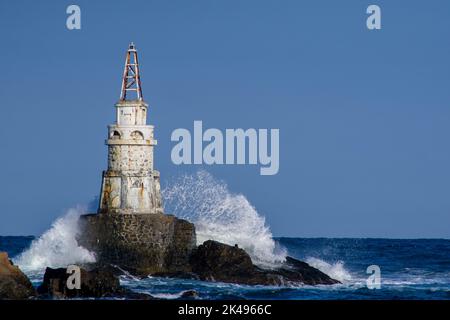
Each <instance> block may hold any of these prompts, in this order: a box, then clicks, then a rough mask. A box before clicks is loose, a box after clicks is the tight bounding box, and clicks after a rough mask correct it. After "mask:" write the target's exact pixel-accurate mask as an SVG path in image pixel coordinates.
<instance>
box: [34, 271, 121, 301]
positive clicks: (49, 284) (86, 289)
mask: <svg viewBox="0 0 450 320" xmlns="http://www.w3.org/2000/svg"><path fill="white" fill-rule="evenodd" d="M69 276H70V274H68V273H67V269H65V268H58V269H52V268H47V269H46V270H45V274H44V280H43V282H42V284H41V285H40V286H39V288H38V293H39V294H41V295H44V296H48V297H51V298H75V297H92V298H101V297H104V296H109V295H114V294H117V293H121V287H120V282H119V278H118V277H116V276H115V275H114V274H113V273H112V272H111V270H108V269H94V270H91V271H87V270H85V269H82V268H80V280H81V286H80V289H69V288H68V286H67V279H68V277H69Z"/></svg>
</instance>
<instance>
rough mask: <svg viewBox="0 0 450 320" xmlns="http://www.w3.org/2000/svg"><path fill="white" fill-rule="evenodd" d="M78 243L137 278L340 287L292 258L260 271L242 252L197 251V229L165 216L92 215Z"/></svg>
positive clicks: (207, 245)
mask: <svg viewBox="0 0 450 320" xmlns="http://www.w3.org/2000/svg"><path fill="white" fill-rule="evenodd" d="M80 226H81V230H82V232H81V236H80V238H79V241H78V242H79V243H80V245H82V246H83V247H85V248H87V249H88V250H90V251H93V252H95V254H96V257H97V265H99V266H102V265H116V266H118V267H120V268H121V269H124V270H126V271H128V272H130V273H131V274H133V275H137V276H147V275H153V276H161V277H177V278H189V279H199V280H205V281H221V282H230V283H240V284H249V285H258V284H260V285H286V284H300V283H301V284H307V285H317V284H335V283H339V282H338V281H336V280H334V279H332V278H330V277H329V276H328V275H326V274H324V273H323V272H321V271H319V270H317V269H315V268H313V267H311V266H310V265H308V264H307V263H305V262H302V261H299V260H296V259H294V258H291V257H287V258H286V261H285V262H284V263H283V264H281V265H279V266H277V267H276V268H275V269H261V268H260V267H258V266H256V265H254V264H253V262H252V260H251V258H250V256H249V255H248V253H247V252H245V251H244V250H243V249H241V248H238V247H237V246H234V247H233V246H229V245H226V244H223V243H219V242H217V241H212V240H208V241H205V242H204V243H203V244H202V245H200V246H199V247H196V235H195V227H194V225H193V224H192V223H190V222H188V221H186V220H182V219H178V218H176V217H174V216H172V215H166V214H112V213H108V214H107V213H101V214H88V215H84V216H81V219H80Z"/></svg>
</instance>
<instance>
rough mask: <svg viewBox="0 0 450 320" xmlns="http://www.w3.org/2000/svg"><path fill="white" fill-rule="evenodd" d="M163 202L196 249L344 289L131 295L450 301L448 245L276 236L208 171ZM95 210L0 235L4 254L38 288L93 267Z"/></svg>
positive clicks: (202, 287) (225, 286)
mask: <svg viewBox="0 0 450 320" xmlns="http://www.w3.org/2000/svg"><path fill="white" fill-rule="evenodd" d="M163 199H164V208H165V212H170V213H171V214H174V215H176V216H178V217H180V218H183V219H187V220H189V221H191V222H193V223H194V224H195V227H196V233H197V243H198V244H201V243H203V241H205V240H208V239H213V240H217V241H220V242H223V243H227V244H230V245H234V244H238V245H239V247H241V248H243V249H245V250H246V251H247V252H248V253H249V255H250V257H251V258H252V261H253V262H254V263H255V264H256V265H258V266H260V267H263V268H276V267H277V265H279V264H280V263H282V261H283V260H284V259H285V257H286V256H292V257H294V258H297V259H300V260H302V261H305V262H307V263H308V264H310V265H311V266H313V267H315V268H317V269H319V270H321V271H322V272H324V273H326V274H328V275H329V276H330V277H332V278H334V279H336V280H339V281H340V282H341V283H340V284H335V285H319V286H307V285H300V284H299V285H286V286H248V285H238V284H229V283H221V282H205V281H196V280H186V279H171V278H160V277H152V276H149V277H146V278H136V277H133V276H132V275H130V274H126V275H123V276H121V279H120V281H121V284H122V285H123V286H125V287H127V288H129V289H131V290H133V291H136V292H140V293H148V294H151V295H153V296H155V297H158V298H162V299H181V298H182V295H183V293H184V292H186V291H188V290H195V291H196V292H197V293H198V296H197V297H196V298H195V299H206V300H211V299H213V300H217V299H274V300H275V299H283V300H392V299H395V300H403V299H407V300H411V299H414V300H416V299H417V300H450V239H374V238H304V237H298V238H292V237H290V238H287V237H273V235H272V233H271V230H270V226H269V225H268V224H267V223H266V220H265V218H264V216H262V215H261V214H259V213H258V211H257V209H256V208H255V207H254V206H253V205H252V204H251V203H250V202H249V200H248V199H247V198H246V197H245V196H244V195H242V194H235V193H233V192H231V191H230V190H229V189H228V187H227V185H226V183H225V182H224V181H220V180H217V179H215V178H214V177H213V176H212V175H211V174H209V173H208V172H206V171H199V172H197V173H195V174H191V175H183V176H181V177H179V178H176V179H174V180H173V181H172V182H171V183H169V184H167V185H166V186H164V188H163ZM91 210H92V208H89V207H88V206H86V207H84V206H77V207H75V208H73V209H70V210H68V211H67V212H66V213H65V214H64V215H63V216H61V217H60V218H58V219H56V220H55V221H54V222H53V223H52V224H51V226H49V228H48V230H47V231H45V232H44V233H43V234H41V235H39V236H0V251H6V252H7V253H8V254H9V256H10V258H11V259H12V261H13V262H14V264H16V265H18V266H19V267H20V268H21V270H22V271H24V272H25V274H27V276H28V277H29V278H30V279H31V281H32V283H33V285H34V286H36V287H37V286H39V285H40V283H41V282H42V279H43V275H44V272H45V268H46V267H53V268H55V267H67V266H68V265H70V264H83V263H90V262H95V253H93V252H89V251H88V250H86V249H85V248H83V247H81V246H79V245H78V243H77V241H76V238H77V236H78V235H79V232H80V230H79V229H78V219H79V216H80V215H81V214H84V213H86V212H92V211H91ZM299 214H301V213H299ZM374 272H375V273H374ZM374 279H375V280H376V279H378V280H379V281H378V282H376V281H375V282H374ZM378 283H379V285H377V284H378Z"/></svg>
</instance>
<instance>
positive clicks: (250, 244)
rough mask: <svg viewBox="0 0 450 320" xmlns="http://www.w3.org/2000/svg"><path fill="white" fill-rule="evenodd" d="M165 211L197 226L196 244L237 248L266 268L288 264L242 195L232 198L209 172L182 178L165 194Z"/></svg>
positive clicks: (221, 182) (284, 253)
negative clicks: (283, 263)
mask: <svg viewBox="0 0 450 320" xmlns="http://www.w3.org/2000/svg"><path fill="white" fill-rule="evenodd" d="M163 199H164V204H165V211H166V212H168V213H173V214H174V215H176V216H178V217H180V218H183V219H186V220H189V221H191V222H193V223H194V224H195V228H196V232H197V243H198V244H201V243H203V242H204V241H206V240H209V239H211V240H216V241H220V242H223V243H226V244H229V245H235V244H238V245H239V247H241V248H243V249H245V250H246V251H247V252H248V253H249V254H250V256H251V258H252V260H253V262H254V263H255V264H258V265H263V266H266V267H270V266H274V265H276V264H278V263H280V262H282V261H284V260H285V257H286V250H285V249H284V248H282V247H278V246H277V244H276V243H275V241H274V240H273V239H272V233H271V232H270V229H269V227H267V226H266V224H265V219H264V217H262V216H260V215H259V214H258V212H257V211H256V209H255V208H254V207H253V206H252V205H251V204H250V203H249V201H248V200H247V198H246V197H245V196H243V195H242V194H233V193H231V192H230V191H229V190H228V186H227V185H226V183H225V182H223V181H219V180H216V179H215V178H214V177H213V176H212V175H211V174H209V173H208V172H206V171H203V170H201V171H198V172H197V173H196V174H193V175H187V174H186V175H183V176H181V177H180V178H177V179H175V180H174V181H173V182H171V183H169V185H168V186H167V187H165V188H164V190H163Z"/></svg>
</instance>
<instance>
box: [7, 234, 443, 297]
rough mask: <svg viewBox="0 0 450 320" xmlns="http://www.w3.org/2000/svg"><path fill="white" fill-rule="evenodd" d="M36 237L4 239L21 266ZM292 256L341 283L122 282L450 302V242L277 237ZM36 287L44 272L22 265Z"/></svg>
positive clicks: (252, 293)
mask: <svg viewBox="0 0 450 320" xmlns="http://www.w3.org/2000/svg"><path fill="white" fill-rule="evenodd" d="M33 240H35V239H34V238H33V237H0V251H6V252H8V254H9V255H10V256H11V257H12V258H13V260H15V261H16V262H19V265H20V259H19V258H20V254H21V253H22V252H24V251H26V250H27V248H29V247H30V245H31V244H32V241H33ZM275 241H276V243H277V245H279V246H283V247H284V248H286V250H287V252H288V253H289V255H291V256H294V257H296V258H299V259H302V260H305V261H307V262H308V263H310V264H311V265H313V266H315V267H317V268H319V269H321V270H322V271H324V272H325V273H327V274H329V275H330V276H331V277H334V278H336V279H339V280H340V281H342V284H337V285H332V286H317V287H313V286H297V287H274V286H244V285H235V284H225V283H211V282H203V281H194V280H181V279H168V278H156V277H148V278H145V279H137V278H133V277H131V276H122V278H121V283H122V284H123V285H124V286H126V287H128V288H130V289H132V290H134V291H137V292H144V293H150V294H152V295H154V296H157V297H160V298H165V299H177V298H180V296H181V294H182V293H183V292H184V291H186V290H196V291H197V292H198V293H199V297H198V299H446V300H448V299H450V240H439V239H436V240H427V239H418V240H403V239H331V238H326V239H325V238H277V239H275ZM373 264H376V265H378V266H379V267H380V269H381V289H368V288H367V286H366V279H367V277H368V275H367V274H366V268H367V267H368V266H369V265H373ZM22 267H24V269H25V272H26V273H27V275H28V276H29V277H30V278H31V279H32V281H33V284H34V285H35V286H38V285H39V284H40V282H41V281H42V277H43V272H44V270H45V268H39V267H38V268H37V269H30V268H27V266H22Z"/></svg>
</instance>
